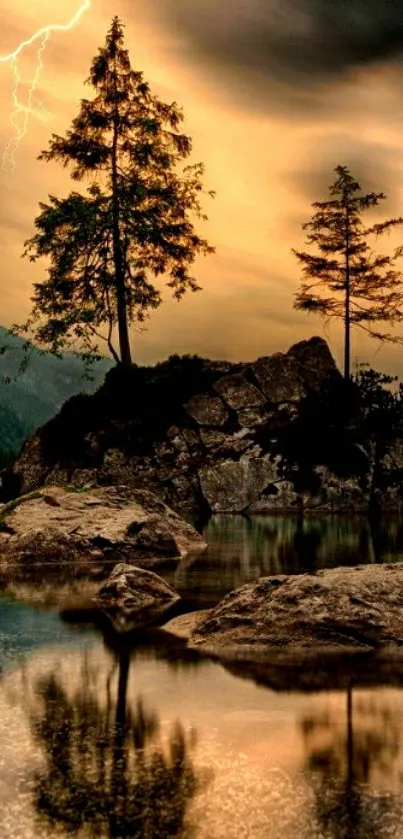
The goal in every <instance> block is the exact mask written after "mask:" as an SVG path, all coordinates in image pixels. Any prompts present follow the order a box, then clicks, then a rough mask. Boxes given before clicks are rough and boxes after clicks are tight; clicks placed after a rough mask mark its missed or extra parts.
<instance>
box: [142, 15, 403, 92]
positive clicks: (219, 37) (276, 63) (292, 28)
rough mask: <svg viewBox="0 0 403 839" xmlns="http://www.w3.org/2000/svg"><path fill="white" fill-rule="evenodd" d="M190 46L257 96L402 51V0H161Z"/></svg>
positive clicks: (322, 79)
mask: <svg viewBox="0 0 403 839" xmlns="http://www.w3.org/2000/svg"><path fill="white" fill-rule="evenodd" d="M155 6H156V7H157V9H158V13H159V14H160V15H164V14H165V15H168V17H169V21H170V22H171V24H174V25H175V26H176V27H177V29H178V30H179V31H180V33H181V34H182V36H183V38H184V40H185V43H186V44H187V48H188V50H189V51H190V52H191V53H192V55H193V56H195V57H196V58H197V60H198V61H199V60H200V59H201V58H202V59H204V61H205V63H206V65H208V64H210V65H211V64H212V63H213V64H214V65H215V66H216V68H217V67H219V68H221V70H222V71H223V73H224V74H225V76H226V77H227V79H228V75H227V74H228V73H229V74H231V75H232V76H233V80H234V81H236V82H237V83H238V84H240V86H241V88H244V87H245V85H249V86H250V87H251V88H252V90H253V88H254V87H255V91H254V92H255V94H259V92H262V89H264V88H266V91H267V89H268V87H269V86H274V88H275V86H276V84H279V85H280V86H281V88H282V87H283V86H284V85H285V86H288V87H289V88H291V87H293V88H294V94H298V90H297V88H299V90H300V91H301V89H304V88H305V89H306V88H310V87H312V86H315V85H316V84H318V83H323V82H329V81H337V80H340V79H342V78H343V76H344V75H345V74H347V73H348V72H349V71H350V70H352V69H354V68H357V67H362V66H365V65H371V64H376V63H377V62H385V61H386V62H394V61H396V59H400V58H401V57H402V56H403V3H402V0H159V2H157V3H156V4H155Z"/></svg>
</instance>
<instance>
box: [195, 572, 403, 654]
mask: <svg viewBox="0 0 403 839" xmlns="http://www.w3.org/2000/svg"><path fill="white" fill-rule="evenodd" d="M190 643H191V644H192V645H195V646H197V647H201V648H205V649H208V650H209V651H210V650H211V651H214V652H217V654H218V655H221V653H222V652H223V653H224V655H225V653H226V651H231V650H232V651H234V653H235V654H236V655H237V656H238V657H240V658H243V657H244V658H245V659H248V657H249V656H250V655H252V657H253V655H254V654H255V653H257V652H259V651H262V650H266V651H270V653H273V654H275V655H276V656H280V657H281V656H285V657H287V655H295V652H296V651H297V650H300V651H305V652H308V653H309V652H311V651H312V652H314V653H317V652H318V651H325V652H330V651H333V652H337V651H341V650H356V651H360V652H365V651H373V650H380V649H383V648H392V649H394V650H395V651H396V650H397V649H398V648H400V650H401V653H402V655H403V567H402V566H401V565H398V564H397V565H367V566H364V565H362V566H358V567H356V568H335V569H331V570H325V571H319V572H318V573H317V574H316V575H310V574H299V575H279V576H273V577H265V578H261V579H260V580H257V582H254V583H250V584H248V585H245V586H242V588H239V589H237V590H236V591H233V592H230V594H228V595H227V596H226V597H224V599H223V600H222V601H221V602H220V603H219V604H218V606H216V608H215V609H213V610H212V611H211V613H210V615H209V616H208V617H207V619H206V620H205V621H202V622H201V623H200V624H199V625H198V626H197V627H196V628H195V630H194V632H193V633H192V635H191V638H190Z"/></svg>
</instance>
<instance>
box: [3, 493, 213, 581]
mask: <svg viewBox="0 0 403 839" xmlns="http://www.w3.org/2000/svg"><path fill="white" fill-rule="evenodd" d="M7 513H8V514H7ZM1 519H2V523H3V529H2V530H1V531H0V557H1V559H0V574H2V575H3V576H4V575H5V576H6V577H7V576H8V575H9V574H11V573H12V574H13V575H15V574H18V569H20V570H21V573H24V574H25V573H26V571H27V569H29V567H34V566H35V567H38V566H39V567H40V568H42V570H43V572H45V570H46V568H49V566H53V567H54V568H58V569H60V568H62V567H63V566H69V567H71V568H72V572H73V570H74V571H77V569H81V571H82V572H83V573H84V572H88V573H93V572H95V569H96V573H97V574H99V575H100V576H101V577H105V576H106V574H107V573H108V572H107V571H106V572H105V568H107V569H108V568H109V567H110V564H111V563H113V564H114V565H115V564H116V563H117V562H119V561H131V562H133V561H135V562H136V564H140V565H143V566H146V567H155V566H158V565H160V564H165V563H167V562H169V563H174V564H175V565H176V564H177V563H178V561H179V560H180V558H181V557H182V556H185V555H186V554H188V553H189V552H193V551H197V550H200V549H201V548H203V547H205V543H204V542H203V540H202V538H201V536H200V535H199V533H197V531H196V530H195V529H194V528H193V527H192V526H191V525H190V524H188V523H187V522H186V521H184V520H183V519H182V518H181V517H180V516H178V515H177V513H174V512H173V510H171V509H170V508H169V507H167V505H166V504H164V503H163V502H162V501H160V500H159V499H157V498H156V497H155V496H154V495H153V494H152V493H150V492H148V491H146V490H133V489H128V488H127V487H125V486H115V487H102V488H101V487H98V488H96V489H89V490H84V491H79V492H76V491H69V490H68V489H64V488H62V487H46V488H45V489H42V490H39V491H37V492H34V493H32V494H31V495H29V496H26V497H25V498H24V497H22V498H20V499H17V500H16V501H15V502H11V503H10V504H9V505H5V506H4V507H3V508H2V510H1Z"/></svg>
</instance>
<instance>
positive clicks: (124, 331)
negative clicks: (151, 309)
mask: <svg viewBox="0 0 403 839" xmlns="http://www.w3.org/2000/svg"><path fill="white" fill-rule="evenodd" d="M114 80H115V87H116V73H115V74H114ZM113 123H114V124H113V145H112V224H113V261H114V266H115V283H116V302H117V317H118V334H119V347H120V361H121V363H122V364H127V365H128V364H131V363H132V356H131V349H130V340H129V328H128V323H127V306H126V288H125V276H124V265H123V256H122V244H121V239H120V226H119V190H118V186H119V184H118V137H119V113H118V105H116V106H115V115H114V120H113Z"/></svg>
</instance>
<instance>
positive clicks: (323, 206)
mask: <svg viewBox="0 0 403 839" xmlns="http://www.w3.org/2000/svg"><path fill="white" fill-rule="evenodd" d="M335 172H336V174H337V178H336V180H335V182H334V183H333V184H332V186H331V187H330V197H329V199H328V200H327V201H316V202H315V203H314V204H313V205H312V206H313V208H314V210H315V212H314V214H313V216H312V219H311V221H309V222H307V223H306V224H304V225H303V230H306V231H308V235H307V243H308V244H309V245H314V246H316V248H317V251H318V253H317V254H312V253H310V252H307V251H297V250H295V249H293V253H294V254H295V256H296V257H297V259H298V261H299V262H300V263H301V265H302V274H303V281H302V289H301V291H299V292H298V294H297V295H296V297H295V308H296V309H302V310H303V311H306V312H314V313H317V314H319V315H321V316H322V317H325V318H327V319H329V318H341V319H342V320H343V323H344V376H345V378H346V379H349V378H350V356H351V327H352V326H360V327H361V328H362V329H364V330H365V331H366V332H367V333H368V334H369V335H371V336H372V337H374V338H378V339H379V340H390V341H391V340H393V341H398V340H399V339H398V338H397V337H393V336H392V335H390V334H388V333H385V332H380V331H379V329H378V328H376V324H377V323H379V322H382V323H391V324H395V323H399V322H401V321H402V319H403V276H402V274H401V272H400V271H398V270H397V268H396V261H397V260H398V259H399V257H401V256H402V254H403V250H402V248H401V247H399V248H397V249H396V250H395V251H394V253H393V255H392V256H384V255H380V254H378V255H377V254H376V253H374V252H373V250H372V248H371V247H370V244H369V241H370V240H371V237H377V236H379V235H380V234H381V233H384V232H385V231H387V230H390V229H391V228H392V227H394V226H396V225H398V224H401V223H403V219H402V218H396V219H389V220H388V221H384V222H382V223H380V224H374V225H372V227H367V228H365V227H364V224H363V218H362V217H363V214H364V213H365V212H366V211H367V210H371V209H372V208H374V207H376V206H377V205H378V204H379V203H380V201H381V200H383V199H385V198H386V196H385V195H384V193H383V192H378V193H376V192H370V193H367V194H365V195H361V194H360V190H361V187H360V184H359V183H357V181H355V180H354V178H353V177H352V175H351V174H350V172H349V170H348V169H347V167H346V166H337V168H336V169H335ZM324 290H327V291H329V292H330V294H331V296H326V294H325V293H324Z"/></svg>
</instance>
